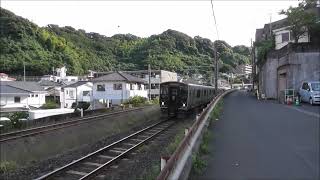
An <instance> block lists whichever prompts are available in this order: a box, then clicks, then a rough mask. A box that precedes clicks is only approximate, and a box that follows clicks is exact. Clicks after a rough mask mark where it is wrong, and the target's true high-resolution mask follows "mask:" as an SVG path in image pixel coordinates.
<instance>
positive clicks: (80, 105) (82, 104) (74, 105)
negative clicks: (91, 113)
mask: <svg viewBox="0 0 320 180" xmlns="http://www.w3.org/2000/svg"><path fill="white" fill-rule="evenodd" d="M71 107H72V108H75V109H83V110H87V109H88V108H89V107H90V103H89V102H84V101H80V102H78V105H77V103H72V105H71Z"/></svg>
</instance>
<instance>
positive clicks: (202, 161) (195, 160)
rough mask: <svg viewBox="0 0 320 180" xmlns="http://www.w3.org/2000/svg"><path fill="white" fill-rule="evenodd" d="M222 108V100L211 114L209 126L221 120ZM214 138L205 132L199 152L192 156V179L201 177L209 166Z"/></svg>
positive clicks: (208, 132)
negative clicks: (210, 145)
mask: <svg viewBox="0 0 320 180" xmlns="http://www.w3.org/2000/svg"><path fill="white" fill-rule="evenodd" d="M222 108H223V100H220V101H219V102H218V103H217V104H216V106H215V108H214V109H213V110H212V112H211V114H210V117H209V122H210V124H209V126H210V125H211V124H212V122H213V120H215V119H219V118H220V115H221V112H222ZM212 137H213V135H212V133H211V132H210V131H208V130H205V132H204V133H203V136H202V141H201V144H200V147H199V150H198V152H197V153H194V154H192V169H191V175H192V177H196V176H199V175H201V174H202V173H203V171H204V170H205V168H206V166H207V160H208V155H209V154H210V150H209V144H210V141H211V140H212ZM211 156H212V155H211ZM191 179H192V178H191Z"/></svg>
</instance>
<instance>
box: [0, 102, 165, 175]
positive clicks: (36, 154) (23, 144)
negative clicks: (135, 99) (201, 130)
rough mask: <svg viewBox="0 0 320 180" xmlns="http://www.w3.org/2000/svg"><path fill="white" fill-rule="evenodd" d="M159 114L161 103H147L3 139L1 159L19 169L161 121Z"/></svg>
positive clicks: (0, 149)
mask: <svg viewBox="0 0 320 180" xmlns="http://www.w3.org/2000/svg"><path fill="white" fill-rule="evenodd" d="M159 117H160V109H159V107H158V106H148V107H146V108H144V109H141V110H138V111H132V112H126V113H120V114H116V115H114V116H108V117H104V118H101V120H97V121H92V122H90V123H83V124H79V125H75V126H70V127H66V128H61V129H57V130H54V131H49V132H46V133H41V134H37V135H35V136H28V137H23V138H19V139H15V140H12V141H7V142H2V143H1V146H0V151H1V162H2V163H5V162H8V163H9V164H14V166H15V168H17V169H19V168H20V167H26V166H30V165H31V166H32V165H34V164H37V163H39V162H41V161H46V160H48V159H51V158H54V157H57V156H61V155H63V154H68V152H71V151H75V150H77V149H79V148H81V147H83V146H88V145H90V144H93V143H95V142H98V141H99V140H103V139H106V138H108V137H114V138H117V137H116V136H117V135H118V134H121V133H126V132H130V131H131V130H133V129H135V128H140V127H142V126H144V125H148V124H151V123H152V122H155V121H158V120H159ZM111 139H112V138H111ZM2 173H3V172H2Z"/></svg>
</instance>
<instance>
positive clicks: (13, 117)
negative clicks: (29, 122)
mask: <svg viewBox="0 0 320 180" xmlns="http://www.w3.org/2000/svg"><path fill="white" fill-rule="evenodd" d="M28 117H29V115H28V113H27V112H14V113H12V114H10V115H9V119H10V122H11V125H12V127H14V128H21V126H22V122H21V120H20V119H27V118H28Z"/></svg>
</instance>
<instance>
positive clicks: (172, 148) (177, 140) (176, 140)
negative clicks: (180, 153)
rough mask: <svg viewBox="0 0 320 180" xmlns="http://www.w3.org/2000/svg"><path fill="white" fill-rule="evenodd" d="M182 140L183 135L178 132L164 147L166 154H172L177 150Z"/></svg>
mask: <svg viewBox="0 0 320 180" xmlns="http://www.w3.org/2000/svg"><path fill="white" fill-rule="evenodd" d="M183 138H184V133H183V132H178V134H177V135H176V136H175V137H174V139H173V141H172V142H171V143H170V144H169V145H168V146H167V147H166V150H165V151H166V154H173V153H174V151H175V150H176V149H177V148H178V146H179V144H180V142H181V141H182V139H183Z"/></svg>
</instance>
